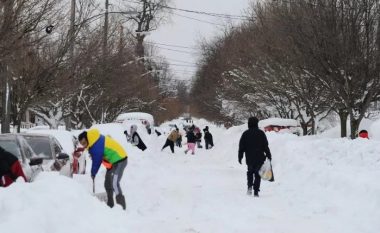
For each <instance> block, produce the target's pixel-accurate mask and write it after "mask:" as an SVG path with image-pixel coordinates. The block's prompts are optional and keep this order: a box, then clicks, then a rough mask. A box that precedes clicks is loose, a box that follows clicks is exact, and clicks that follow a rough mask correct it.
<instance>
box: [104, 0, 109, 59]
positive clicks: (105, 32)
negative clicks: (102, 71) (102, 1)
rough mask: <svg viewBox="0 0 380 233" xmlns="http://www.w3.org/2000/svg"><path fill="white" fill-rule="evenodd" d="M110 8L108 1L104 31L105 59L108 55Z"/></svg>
mask: <svg viewBox="0 0 380 233" xmlns="http://www.w3.org/2000/svg"><path fill="white" fill-rule="evenodd" d="M108 8H109V2H108V0H106V12H105V14H104V31H103V33H104V34H103V56H104V57H103V58H104V59H106V57H107V55H108V53H107V46H108V43H107V40H108Z"/></svg>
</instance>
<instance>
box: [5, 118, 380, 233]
mask: <svg viewBox="0 0 380 233" xmlns="http://www.w3.org/2000/svg"><path fill="white" fill-rule="evenodd" d="M202 123H203V124H206V123H205V122H202ZM202 126H204V125H200V127H202ZM209 126H210V132H211V133H213V135H214V139H215V147H214V148H212V149H211V150H205V149H198V150H196V153H195V155H190V154H187V155H185V153H184V149H185V148H184V147H182V148H178V147H176V148H175V150H176V151H175V154H174V155H173V154H172V153H171V152H170V150H169V148H166V149H165V150H164V151H163V152H161V147H162V145H163V144H164V142H165V140H166V136H165V135H161V136H160V137H157V136H156V135H147V134H145V133H143V132H141V135H142V138H143V140H144V141H145V142H146V144H147V146H148V150H146V151H144V152H141V151H140V150H138V149H137V148H135V147H132V146H131V145H130V144H127V142H126V140H124V141H122V143H123V145H124V146H125V147H126V150H127V152H128V156H129V159H128V160H129V161H128V166H127V169H126V172H125V173H124V177H123V179H122V189H123V190H124V193H125V195H126V199H127V211H123V210H122V209H121V207H119V206H116V207H114V208H113V209H109V208H108V207H107V206H106V205H105V204H104V203H101V202H100V201H98V200H97V199H96V198H95V197H93V196H92V182H91V178H90V175H89V174H86V175H78V176H75V177H74V179H69V178H67V177H63V176H59V175H57V174H56V173H44V174H41V175H40V177H39V178H38V179H37V181H36V182H34V183H30V184H25V183H16V184H13V185H12V186H11V187H9V188H7V189H1V190H0V229H2V230H1V231H2V232H3V231H4V232H8V233H11V232H15V233H16V232H28V233H34V232H36V233H37V232H38V233H43V232H49V233H50V232H62V233H63V232H71V233H75V232H78V233H79V232H80V233H83V232H93V233H95V232H112V233H117V232H149V233H151V232H165V233H168V232H226V233H227V232H228V233H232V232H258V231H260V232H276V233H278V232H300V233H301V232H308V233H313V232H315V233H319V232H324V233H329V232H331V233H333V232H334V233H335V232H355V233H356V232H362V233H364V232H368V233H375V232H378V230H379V229H380V222H379V221H378V220H379V219H380V186H379V185H378V177H380V169H379V167H380V146H379V141H377V140H364V139H356V140H348V139H331V138H329V139H327V138H322V137H319V138H318V137H297V136H293V135H289V134H276V133H270V134H267V136H268V139H269V146H270V149H271V151H272V155H273V167H274V175H275V179H276V181H275V182H274V183H270V182H266V181H262V185H261V192H260V197H259V198H255V197H252V196H247V195H246V165H240V164H239V163H238V161H237V150H238V142H239V138H240V136H241V133H242V132H243V131H244V130H245V129H246V125H242V126H238V127H232V128H230V129H228V130H226V129H224V128H218V127H216V126H211V125H209ZM103 127H105V128H107V126H103ZM108 133H109V134H111V136H112V137H113V138H116V139H118V140H119V141H121V140H123V138H122V137H121V136H120V134H122V132H116V128H115V127H114V126H113V127H110V129H109V132H108ZM89 164H91V162H89ZM87 169H88V170H89V167H88V168H87ZM104 172H105V170H101V172H100V174H98V176H97V178H96V181H97V182H96V189H97V190H96V191H97V192H102V191H104V188H103V181H104Z"/></svg>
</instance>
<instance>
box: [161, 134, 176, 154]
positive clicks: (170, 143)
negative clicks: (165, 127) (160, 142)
mask: <svg viewBox="0 0 380 233" xmlns="http://www.w3.org/2000/svg"><path fill="white" fill-rule="evenodd" d="M178 138H179V132H178V128H177V129H175V130H173V131H172V132H171V133H170V134H169V136H168V138H167V139H166V142H165V145H164V146H163V147H162V149H161V151H163V150H164V149H165V148H166V147H167V146H170V150H171V151H172V153H173V154H174V143H175V142H176V141H177V139H178Z"/></svg>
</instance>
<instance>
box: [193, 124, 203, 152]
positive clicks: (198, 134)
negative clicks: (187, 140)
mask: <svg viewBox="0 0 380 233" xmlns="http://www.w3.org/2000/svg"><path fill="white" fill-rule="evenodd" d="M193 128H194V134H195V138H196V143H197V147H198V148H203V147H202V145H201V142H202V132H201V130H200V129H199V127H193Z"/></svg>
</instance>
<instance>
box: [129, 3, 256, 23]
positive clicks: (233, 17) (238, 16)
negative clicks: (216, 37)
mask: <svg viewBox="0 0 380 233" xmlns="http://www.w3.org/2000/svg"><path fill="white" fill-rule="evenodd" d="M126 1H127V2H132V3H137V4H142V2H137V1H133V0H126ZM154 5H156V6H159V7H162V8H166V9H169V10H175V11H181V12H186V13H193V14H200V15H206V16H211V17H218V18H226V19H234V20H251V18H250V17H248V16H244V15H232V14H221V13H215V12H206V11H199V10H189V9H183V8H177V7H170V6H167V5H162V4H159V3H154Z"/></svg>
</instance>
